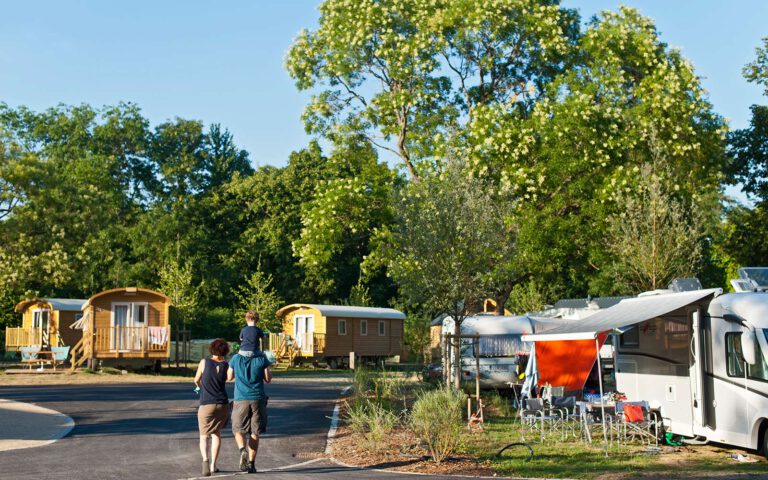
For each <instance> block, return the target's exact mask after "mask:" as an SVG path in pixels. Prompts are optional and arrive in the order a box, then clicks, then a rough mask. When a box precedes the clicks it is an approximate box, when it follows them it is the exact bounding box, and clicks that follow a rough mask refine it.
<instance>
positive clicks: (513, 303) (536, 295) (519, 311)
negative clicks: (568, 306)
mask: <svg viewBox="0 0 768 480" xmlns="http://www.w3.org/2000/svg"><path fill="white" fill-rule="evenodd" d="M554 298H556V295H555V292H554V291H553V290H552V288H551V287H549V286H548V285H542V284H540V283H539V282H538V281H536V280H530V281H527V282H525V283H523V284H518V285H515V287H514V288H513V289H512V292H510V294H509V300H508V301H507V305H506V307H507V308H508V309H509V310H510V311H511V312H512V313H514V314H516V315H524V314H526V313H527V312H537V311H540V310H542V309H544V307H545V306H546V305H547V304H548V303H550V302H552V299H554Z"/></svg>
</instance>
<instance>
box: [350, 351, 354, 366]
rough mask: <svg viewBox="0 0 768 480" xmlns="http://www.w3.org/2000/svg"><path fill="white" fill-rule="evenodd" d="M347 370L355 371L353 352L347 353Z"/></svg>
mask: <svg viewBox="0 0 768 480" xmlns="http://www.w3.org/2000/svg"><path fill="white" fill-rule="evenodd" d="M349 368H350V369H351V370H354V369H355V352H349Z"/></svg>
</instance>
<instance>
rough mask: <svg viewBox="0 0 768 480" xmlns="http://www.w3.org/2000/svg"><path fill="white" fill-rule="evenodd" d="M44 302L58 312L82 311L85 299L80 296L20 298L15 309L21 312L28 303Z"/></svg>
mask: <svg viewBox="0 0 768 480" xmlns="http://www.w3.org/2000/svg"><path fill="white" fill-rule="evenodd" d="M40 302H46V303H48V304H49V305H50V306H51V308H52V309H54V310H58V311H60V312H82V311H83V305H84V304H85V302H87V300H84V299H81V298H30V299H27V300H22V301H21V302H19V303H18V304H17V305H16V311H17V312H22V311H24V310H25V309H26V308H27V307H29V306H30V305H34V304H36V303H40Z"/></svg>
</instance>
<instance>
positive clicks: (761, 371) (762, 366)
mask: <svg viewBox="0 0 768 480" xmlns="http://www.w3.org/2000/svg"><path fill="white" fill-rule="evenodd" d="M755 347H756V349H757V352H756V353H757V355H756V356H757V363H756V364H754V365H749V367H748V368H747V371H748V372H749V378H751V379H753V380H760V381H762V382H768V364H766V363H765V357H764V356H763V352H762V349H761V348H760V344H759V343H758V344H757V345H755Z"/></svg>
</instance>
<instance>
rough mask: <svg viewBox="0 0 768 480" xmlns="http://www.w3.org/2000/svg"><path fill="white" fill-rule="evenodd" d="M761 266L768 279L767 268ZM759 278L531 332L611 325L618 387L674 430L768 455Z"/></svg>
mask: <svg viewBox="0 0 768 480" xmlns="http://www.w3.org/2000/svg"><path fill="white" fill-rule="evenodd" d="M760 272H761V274H762V273H764V274H766V276H765V277H766V278H768V269H761V270H760ZM740 273H741V274H742V277H744V276H746V275H747V273H746V272H740ZM756 273H757V272H753V273H752V276H756V275H755V274H756ZM740 282H742V283H743V280H742V281H740ZM753 282H754V280H751V281H750V282H747V283H748V286H749V287H752V291H740V292H736V293H727V294H723V293H722V290H721V289H708V290H704V289H700V290H693V291H683V292H673V291H672V290H665V291H658V292H655V294H653V295H646V296H640V297H638V298H631V299H626V300H622V301H621V302H620V303H619V304H617V305H616V306H614V307H611V308H608V309H605V310H603V311H600V312H598V313H595V314H594V315H592V316H590V317H588V318H586V319H584V320H582V321H579V322H572V323H569V324H568V325H562V326H558V327H555V328H552V329H550V330H547V331H546V332H543V333H541V334H535V335H531V336H527V337H526V339H527V340H533V341H537V342H538V341H568V340H587V339H595V338H598V336H599V335H601V334H606V333H613V334H615V335H614V337H613V338H614V351H615V352H616V353H615V355H616V359H615V362H616V369H617V372H616V386H617V390H619V391H621V392H623V393H625V394H626V395H627V398H628V400H647V401H649V402H650V404H651V406H652V407H653V408H655V409H658V410H659V412H660V416H661V418H662V421H663V423H664V427H665V429H666V430H667V431H668V432H672V433H674V434H677V435H680V436H682V437H688V438H689V439H693V441H701V442H705V441H712V442H718V443H725V444H729V445H735V446H739V447H744V448H750V449H757V450H760V451H761V452H762V453H763V454H764V455H766V456H768V293H766V292H765V291H763V290H765V287H766V286H764V285H762V284H761V283H760V282H756V283H753ZM741 290H744V288H741ZM670 292H672V293H670Z"/></svg>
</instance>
